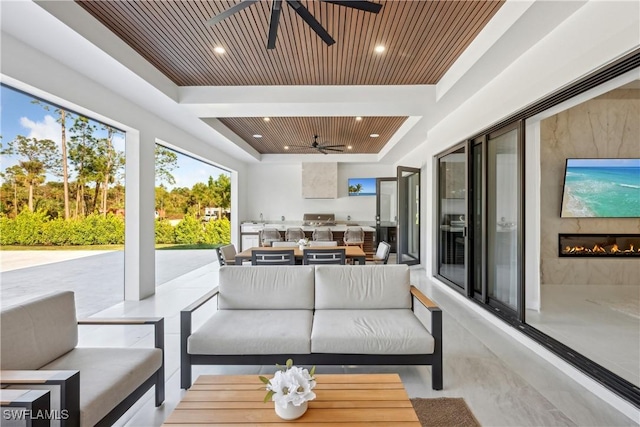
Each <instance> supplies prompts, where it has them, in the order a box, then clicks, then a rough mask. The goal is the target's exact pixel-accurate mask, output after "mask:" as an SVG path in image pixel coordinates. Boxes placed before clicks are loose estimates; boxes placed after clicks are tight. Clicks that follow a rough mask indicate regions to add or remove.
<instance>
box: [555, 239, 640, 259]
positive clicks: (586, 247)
mask: <svg viewBox="0 0 640 427" xmlns="http://www.w3.org/2000/svg"><path fill="white" fill-rule="evenodd" d="M558 253H559V255H560V256H561V257H581V258H582V257H597V258H600V257H621V258H625V257H640V234H560V235H559V236H558Z"/></svg>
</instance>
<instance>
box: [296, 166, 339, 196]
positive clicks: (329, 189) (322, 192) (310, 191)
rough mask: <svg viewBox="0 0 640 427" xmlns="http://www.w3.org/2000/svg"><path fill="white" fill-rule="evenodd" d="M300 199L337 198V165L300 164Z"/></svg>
mask: <svg viewBox="0 0 640 427" xmlns="http://www.w3.org/2000/svg"><path fill="white" fill-rule="evenodd" d="M302 197H303V198H305V199H335V198H337V197H338V163H302Z"/></svg>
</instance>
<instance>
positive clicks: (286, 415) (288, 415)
mask: <svg viewBox="0 0 640 427" xmlns="http://www.w3.org/2000/svg"><path fill="white" fill-rule="evenodd" d="M275 407H276V415H277V416H279V417H280V418H282V419H283V420H295V419H296V418H300V417H301V416H303V415H304V413H305V412H307V402H304V403H302V405H300V406H295V405H294V404H293V403H291V402H287V406H285V407H282V406H280V405H278V404H277V403H276V404H275Z"/></svg>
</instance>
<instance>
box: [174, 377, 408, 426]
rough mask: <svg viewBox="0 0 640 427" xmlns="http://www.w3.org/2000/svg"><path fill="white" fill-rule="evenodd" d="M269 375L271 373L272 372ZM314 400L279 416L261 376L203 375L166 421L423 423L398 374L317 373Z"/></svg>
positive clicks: (254, 423)
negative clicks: (290, 415) (297, 413)
mask: <svg viewBox="0 0 640 427" xmlns="http://www.w3.org/2000/svg"><path fill="white" fill-rule="evenodd" d="M268 377H269V376H268ZM316 382H317V385H316V388H315V389H314V392H315V393H316V396H317V397H316V399H315V400H312V401H310V402H309V409H308V410H307V412H306V413H305V414H304V415H303V416H302V417H300V418H298V419H297V420H293V421H284V420H282V419H280V418H279V417H278V416H277V415H276V413H275V410H274V408H273V405H274V403H273V402H267V403H263V399H264V396H265V394H266V391H265V389H264V384H262V383H261V382H260V380H259V379H258V375H201V376H200V377H198V379H197V380H196V382H195V383H194V384H193V386H192V387H191V388H190V389H189V391H187V393H186V394H185V396H184V398H183V399H182V401H181V402H180V403H179V404H178V406H177V407H176V409H175V410H174V411H173V412H172V413H171V415H170V416H169V418H168V419H167V421H166V422H165V424H164V425H165V426H167V427H172V426H174V427H175V426H176V425H182V426H187V425H196V424H200V425H205V424H206V425H208V426H216V425H234V426H240V425H243V424H250V425H262V424H272V425H275V424H274V423H282V425H285V424H287V425H290V424H304V425H306V426H310V425H313V424H310V423H322V424H323V425H324V426H329V425H331V426H347V425H349V426H354V425H356V426H375V425H391V424H393V425H401V426H407V427H409V426H411V427H413V426H415V427H420V422H419V421H418V416H417V415H416V413H415V411H414V410H413V406H411V401H409V397H408V395H407V392H406V391H405V389H404V386H403V385H402V381H401V380H400V376H399V375H398V374H359V375H352V374H335V375H316Z"/></svg>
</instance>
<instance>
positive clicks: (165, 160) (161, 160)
mask: <svg viewBox="0 0 640 427" xmlns="http://www.w3.org/2000/svg"><path fill="white" fill-rule="evenodd" d="M155 162H156V163H155V164H156V168H155V169H156V182H159V183H160V184H162V183H165V182H166V183H167V184H169V185H173V184H175V183H176V179H175V178H174V176H173V175H172V174H171V171H173V170H174V169H175V168H177V167H178V155H177V154H176V153H175V152H174V151H172V150H169V149H168V148H166V147H163V146H162V145H158V144H156V148H155Z"/></svg>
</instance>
